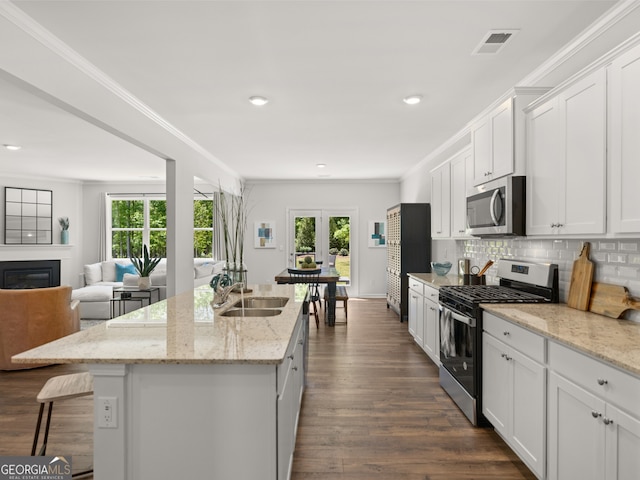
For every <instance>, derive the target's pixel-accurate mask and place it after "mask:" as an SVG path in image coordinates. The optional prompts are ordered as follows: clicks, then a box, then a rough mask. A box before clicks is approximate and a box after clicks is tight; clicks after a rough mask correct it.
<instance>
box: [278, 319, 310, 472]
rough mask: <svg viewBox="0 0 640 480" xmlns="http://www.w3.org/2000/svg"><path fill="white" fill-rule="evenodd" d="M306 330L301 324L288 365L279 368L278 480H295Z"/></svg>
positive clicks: (288, 351) (298, 326) (288, 350)
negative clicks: (292, 474)
mask: <svg viewBox="0 0 640 480" xmlns="http://www.w3.org/2000/svg"><path fill="white" fill-rule="evenodd" d="M304 335H305V329H304V328H303V327H302V323H300V322H298V325H297V326H296V332H294V334H293V336H292V340H291V343H290V344H289V347H288V349H287V354H286V356H285V360H284V362H283V363H282V364H281V365H279V366H278V369H277V382H278V400H277V419H278V420H277V423H278V480H288V479H290V478H291V469H292V466H293V452H294V449H295V445H296V432H297V431H298V419H299V416H300V405H301V402H302V394H303V392H304V344H305V339H304Z"/></svg>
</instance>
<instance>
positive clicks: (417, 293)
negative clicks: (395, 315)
mask: <svg viewBox="0 0 640 480" xmlns="http://www.w3.org/2000/svg"><path fill="white" fill-rule="evenodd" d="M422 288H423V283H422V282H421V281H419V280H416V279H415V278H413V277H409V315H408V320H409V321H408V323H409V333H410V334H411V336H412V337H413V339H414V340H415V341H416V343H417V344H418V345H420V346H421V347H422V341H423V340H422V338H423V336H424V321H423V319H422V317H423V303H424V296H423V290H422Z"/></svg>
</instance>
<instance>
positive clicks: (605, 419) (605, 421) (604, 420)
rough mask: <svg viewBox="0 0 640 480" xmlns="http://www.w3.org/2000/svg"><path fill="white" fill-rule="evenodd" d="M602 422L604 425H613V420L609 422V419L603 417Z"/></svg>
mask: <svg viewBox="0 0 640 480" xmlns="http://www.w3.org/2000/svg"><path fill="white" fill-rule="evenodd" d="M602 421H603V422H604V424H605V425H610V424H612V423H613V420H611V419H610V418H607V417H604V418H603V419H602Z"/></svg>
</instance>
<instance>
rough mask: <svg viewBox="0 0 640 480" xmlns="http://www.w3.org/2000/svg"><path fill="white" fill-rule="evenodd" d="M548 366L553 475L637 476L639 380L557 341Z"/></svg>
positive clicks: (618, 479) (615, 479)
mask: <svg viewBox="0 0 640 480" xmlns="http://www.w3.org/2000/svg"><path fill="white" fill-rule="evenodd" d="M549 366H550V368H551V369H552V372H551V373H550V375H549V398H548V408H549V416H548V429H549V433H548V457H549V468H548V478H549V479H550V480H564V479H573V478H579V479H580V480H589V479H593V480H601V479H604V480H631V479H637V478H638V476H639V474H640V418H638V417H637V416H636V415H637V411H638V399H639V398H640V379H638V378H635V377H632V376H631V375H628V374H626V373H624V372H621V371H620V370H617V369H615V368H613V367H611V366H609V365H607V364H604V363H602V362H600V361H598V360H595V359H593V358H591V357H588V356H586V355H582V354H580V353H577V352H575V351H573V350H571V349H569V348H567V347H564V346H562V345H558V344H555V343H554V342H550V344H549ZM631 412H636V415H634V414H632V413H631Z"/></svg>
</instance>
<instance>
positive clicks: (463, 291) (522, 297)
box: [440, 285, 549, 303]
mask: <svg viewBox="0 0 640 480" xmlns="http://www.w3.org/2000/svg"><path fill="white" fill-rule="evenodd" d="M440 292H441V293H444V294H445V295H446V294H450V295H454V296H455V297H456V298H457V299H459V300H461V301H466V302H469V303H541V302H548V301H549V300H547V299H546V298H544V297H542V296H540V295H534V294H532V293H528V292H524V291H520V290H514V289H513V288H509V287H504V286H501V285H447V286H442V287H440Z"/></svg>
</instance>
